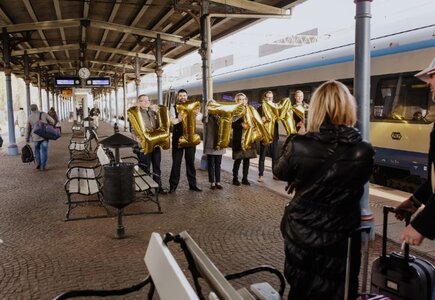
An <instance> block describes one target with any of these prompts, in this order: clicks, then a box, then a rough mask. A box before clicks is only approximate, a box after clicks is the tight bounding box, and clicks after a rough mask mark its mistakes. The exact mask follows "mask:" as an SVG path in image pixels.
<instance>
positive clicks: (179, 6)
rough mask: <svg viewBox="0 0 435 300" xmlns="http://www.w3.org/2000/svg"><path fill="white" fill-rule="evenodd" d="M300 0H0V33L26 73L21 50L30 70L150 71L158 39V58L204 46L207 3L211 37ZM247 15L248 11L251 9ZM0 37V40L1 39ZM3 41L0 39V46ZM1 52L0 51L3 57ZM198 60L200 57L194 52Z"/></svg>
mask: <svg viewBox="0 0 435 300" xmlns="http://www.w3.org/2000/svg"><path fill="white" fill-rule="evenodd" d="M304 1H305V0H255V1H251V0H208V1H205V0H15V1H1V2H0V27H2V32H3V33H2V36H3V35H4V34H5V33H6V35H7V36H8V37H9V38H10V44H11V46H10V54H11V65H12V72H13V73H14V74H16V75H18V76H23V74H24V67H23V65H24V64H23V57H24V53H25V51H26V52H27V54H28V55H29V59H30V62H31V69H30V71H31V72H40V73H41V74H43V75H44V76H47V75H48V76H53V74H55V75H58V74H59V75H75V74H76V73H77V70H78V69H79V68H80V67H83V66H85V67H88V68H89V69H90V71H91V75H92V76H104V75H111V76H113V75H114V74H115V73H116V74H121V73H123V72H124V70H125V72H126V73H133V76H132V77H131V78H132V79H133V78H134V71H135V70H134V66H135V65H136V60H137V62H138V64H139V67H140V73H141V74H145V73H148V72H154V70H155V67H156V64H155V49H156V47H155V45H156V43H155V40H156V39H157V37H158V35H159V36H160V39H161V41H162V44H161V45H162V53H163V64H167V63H174V62H175V61H176V60H177V59H178V58H180V57H182V56H183V55H185V54H187V53H190V52H192V51H196V50H197V49H198V48H199V47H200V46H201V37H200V26H199V17H200V16H201V13H202V12H203V11H204V10H203V9H204V5H208V10H209V13H210V14H211V16H212V29H211V33H212V39H213V40H216V39H219V38H222V37H224V36H226V35H228V34H230V33H233V32H234V31H237V30H240V29H241V28H243V27H246V26H248V25H249V24H251V23H252V22H255V21H257V20H259V19H260V18H264V17H268V16H286V15H288V14H291V9H292V7H294V6H295V5H297V4H299V3H301V2H304ZM248 15H249V16H248ZM0 43H1V39H0ZM2 47H3V45H2ZM3 58H4V56H3V55H1V60H2V62H3V64H4V61H3ZM198 59H199V58H198Z"/></svg>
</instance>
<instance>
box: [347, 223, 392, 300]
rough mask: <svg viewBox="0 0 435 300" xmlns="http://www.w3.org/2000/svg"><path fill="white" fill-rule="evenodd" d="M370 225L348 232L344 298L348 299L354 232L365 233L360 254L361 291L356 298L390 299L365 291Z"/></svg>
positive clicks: (360, 299)
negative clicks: (361, 253)
mask: <svg viewBox="0 0 435 300" xmlns="http://www.w3.org/2000/svg"><path fill="white" fill-rule="evenodd" d="M370 231H371V227H370V226H361V227H359V228H358V229H357V230H356V231H355V232H353V233H351V234H349V237H348V240H347V258H346V277H345V283H344V300H350V299H349V282H350V260H351V251H350V249H351V244H352V235H353V234H354V233H365V234H366V238H365V239H364V247H363V248H364V249H363V255H362V262H361V264H362V268H363V270H362V271H363V274H362V289H361V293H359V297H358V298H357V300H391V299H390V298H389V297H385V296H384V295H376V294H371V293H367V273H368V259H369V239H370V237H369V236H370Z"/></svg>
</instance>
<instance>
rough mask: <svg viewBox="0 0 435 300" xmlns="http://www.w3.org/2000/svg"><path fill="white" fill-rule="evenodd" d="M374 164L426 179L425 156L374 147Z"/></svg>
mask: <svg viewBox="0 0 435 300" xmlns="http://www.w3.org/2000/svg"><path fill="white" fill-rule="evenodd" d="M374 148H375V151H376V154H375V164H376V165H381V166H386V167H390V168H396V169H402V170H407V171H409V172H410V173H411V174H412V175H418V176H420V177H423V178H426V177H427V154H426V153H419V152H411V151H403V150H397V149H389V148H380V147H374Z"/></svg>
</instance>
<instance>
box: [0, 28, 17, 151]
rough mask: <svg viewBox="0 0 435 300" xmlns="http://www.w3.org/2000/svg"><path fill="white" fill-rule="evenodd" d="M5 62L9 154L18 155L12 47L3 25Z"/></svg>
mask: <svg viewBox="0 0 435 300" xmlns="http://www.w3.org/2000/svg"><path fill="white" fill-rule="evenodd" d="M2 35H3V63H4V67H5V81H6V97H7V99H6V101H7V107H8V135H9V145H8V155H18V147H17V144H16V139H15V125H14V123H15V122H14V105H13V101H12V82H11V73H12V67H11V62H10V49H9V34H8V32H7V30H6V28H4V27H3V34H2Z"/></svg>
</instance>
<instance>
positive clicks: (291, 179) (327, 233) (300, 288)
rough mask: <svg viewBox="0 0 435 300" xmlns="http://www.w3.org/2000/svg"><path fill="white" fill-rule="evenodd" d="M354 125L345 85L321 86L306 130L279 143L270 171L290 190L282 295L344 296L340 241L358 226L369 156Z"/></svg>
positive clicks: (354, 268)
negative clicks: (285, 283) (280, 147)
mask: <svg viewBox="0 0 435 300" xmlns="http://www.w3.org/2000/svg"><path fill="white" fill-rule="evenodd" d="M355 122H356V105H355V100H354V98H353V96H352V95H351V94H350V92H349V90H348V89H347V87H346V86H345V85H343V84H342V83H340V82H337V81H328V82H326V83H324V84H322V85H321V86H320V87H319V88H318V89H317V90H316V91H315V92H314V94H313V97H312V99H311V102H310V109H309V114H308V126H307V133H306V134H305V135H298V136H294V137H292V138H289V139H288V140H287V141H286V143H285V145H284V147H283V150H282V152H281V155H280V157H279V159H278V162H277V164H276V166H275V168H274V170H273V171H274V175H275V176H277V177H278V178H279V179H281V180H285V181H287V182H288V183H289V185H288V189H289V192H293V191H295V195H294V197H293V199H292V200H291V201H290V202H289V204H288V205H287V206H286V208H285V212H284V216H283V218H282V221H281V233H282V235H283V237H284V242H285V257H286V259H285V268H284V271H285V276H286V279H287V281H288V283H289V284H290V293H289V299H298V300H300V299H329V300H332V299H343V295H344V282H345V270H346V255H347V238H348V235H349V234H350V233H351V232H352V231H354V230H355V229H356V228H358V227H359V226H360V214H361V210H360V199H361V197H362V195H363V192H364V185H365V184H366V183H367V181H368V179H369V177H370V174H371V172H372V167H373V156H374V151H373V148H372V146H371V145H370V144H369V143H368V142H365V141H363V140H362V138H361V135H360V133H359V132H358V130H357V129H355V128H353V126H354V124H355ZM325 164H326V166H327V168H325V167H323V168H322V166H325ZM352 241H353V244H352V247H351V252H352V254H351V256H352V260H351V261H352V263H351V280H350V298H349V299H354V298H356V296H357V290H358V273H359V267H360V246H361V239H360V236H359V235H358V236H355V238H353V240H352Z"/></svg>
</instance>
